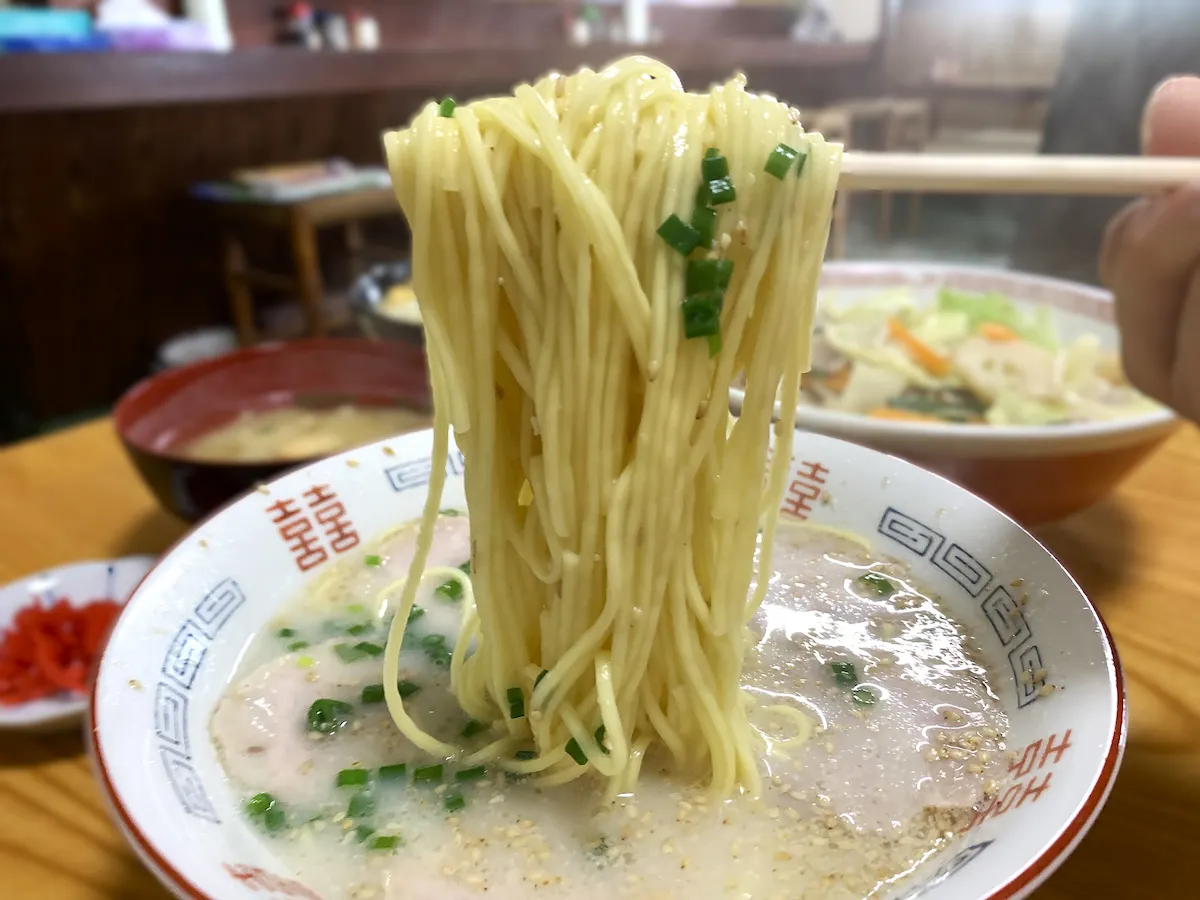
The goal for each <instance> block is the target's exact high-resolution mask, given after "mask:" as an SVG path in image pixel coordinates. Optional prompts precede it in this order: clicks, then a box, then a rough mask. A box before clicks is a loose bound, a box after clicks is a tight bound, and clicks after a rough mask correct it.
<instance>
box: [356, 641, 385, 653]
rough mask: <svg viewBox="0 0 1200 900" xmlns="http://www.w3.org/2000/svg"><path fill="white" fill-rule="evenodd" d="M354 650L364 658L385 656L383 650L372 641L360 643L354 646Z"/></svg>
mask: <svg viewBox="0 0 1200 900" xmlns="http://www.w3.org/2000/svg"><path fill="white" fill-rule="evenodd" d="M354 649H355V650H357V651H358V652H359V653H361V654H363V655H364V656H383V648H382V647H380V646H379V645H378V644H372V643H371V642H370V641H359V642H358V643H357V644H355V645H354Z"/></svg>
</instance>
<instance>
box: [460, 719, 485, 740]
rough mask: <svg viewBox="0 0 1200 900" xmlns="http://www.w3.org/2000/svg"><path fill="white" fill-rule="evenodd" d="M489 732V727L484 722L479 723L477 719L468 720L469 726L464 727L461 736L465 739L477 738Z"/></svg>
mask: <svg viewBox="0 0 1200 900" xmlns="http://www.w3.org/2000/svg"><path fill="white" fill-rule="evenodd" d="M487 730H488V727H487V726H486V725H484V724H483V723H482V722H478V721H476V720H475V719H468V720H467V724H466V725H464V726H463V729H462V732H461V734H462V736H463V737H465V738H472V737H475V735H477V734H482V733H483V732H485V731H487Z"/></svg>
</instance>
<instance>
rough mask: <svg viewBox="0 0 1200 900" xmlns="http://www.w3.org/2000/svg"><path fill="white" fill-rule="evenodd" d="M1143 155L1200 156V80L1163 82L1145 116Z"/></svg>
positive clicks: (1180, 78) (1187, 78)
mask: <svg viewBox="0 0 1200 900" xmlns="http://www.w3.org/2000/svg"><path fill="white" fill-rule="evenodd" d="M1142 151H1143V152H1144V153H1146V154H1147V155H1150V156H1200V78H1196V77H1195V76H1192V75H1177V76H1174V77H1171V78H1168V79H1166V80H1165V81H1163V82H1161V83H1160V84H1159V85H1158V87H1157V88H1155V89H1154V93H1152V94H1151V95H1150V99H1149V100H1148V101H1147V102H1146V110H1145V112H1144V113H1143V115H1142Z"/></svg>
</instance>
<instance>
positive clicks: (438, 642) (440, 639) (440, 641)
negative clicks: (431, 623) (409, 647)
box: [421, 634, 446, 650]
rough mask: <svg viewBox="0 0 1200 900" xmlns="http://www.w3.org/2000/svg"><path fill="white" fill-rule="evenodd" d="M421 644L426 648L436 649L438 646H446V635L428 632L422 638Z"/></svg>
mask: <svg viewBox="0 0 1200 900" xmlns="http://www.w3.org/2000/svg"><path fill="white" fill-rule="evenodd" d="M421 646H422V647H424V648H425V649H426V650H436V649H437V648H438V647H445V646H446V636H445V635H444V634H427V635H425V637H423V638H421Z"/></svg>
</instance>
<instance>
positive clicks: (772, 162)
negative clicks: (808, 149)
mask: <svg viewBox="0 0 1200 900" xmlns="http://www.w3.org/2000/svg"><path fill="white" fill-rule="evenodd" d="M797 156H799V154H798V153H797V152H796V151H795V149H793V148H792V147H789V146H788V145H787V144H776V145H775V149H774V150H772V151H771V155H770V156H768V157H767V164H766V165H765V166H763V171H764V172H766V173H767V174H768V175H773V176H774V177H775V178H778V179H779V180H780V181H783V178H784V176H785V175H787V173H788V170H789V169H791V168H792V164H793V163H794V162H795V161H796V157H797Z"/></svg>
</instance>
